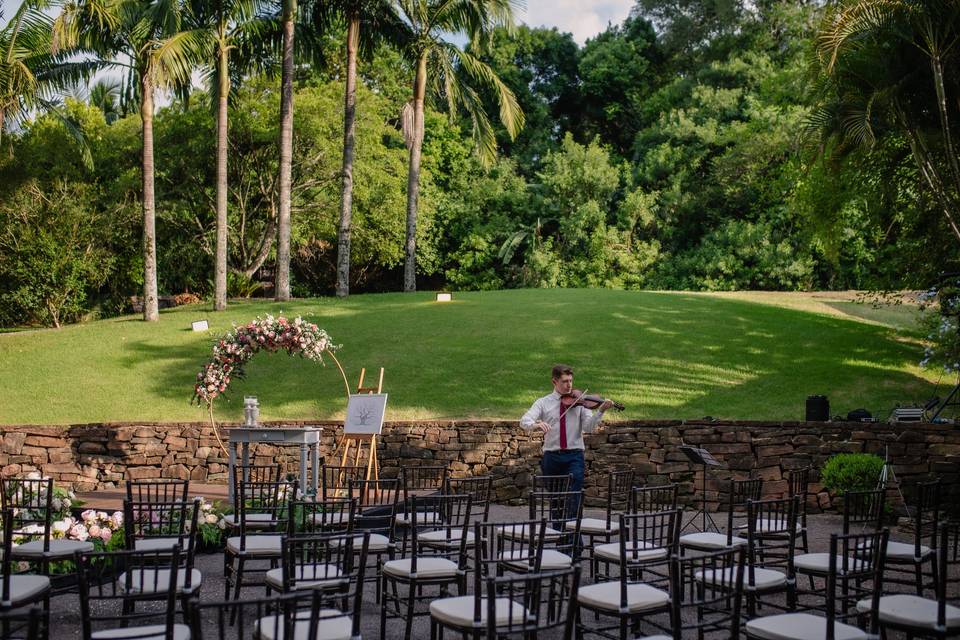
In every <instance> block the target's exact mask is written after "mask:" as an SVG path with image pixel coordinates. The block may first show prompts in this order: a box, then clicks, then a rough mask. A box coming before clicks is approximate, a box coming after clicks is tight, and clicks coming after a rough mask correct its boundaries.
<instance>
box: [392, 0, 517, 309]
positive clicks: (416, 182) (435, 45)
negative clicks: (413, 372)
mask: <svg viewBox="0 0 960 640" xmlns="http://www.w3.org/2000/svg"><path fill="white" fill-rule="evenodd" d="M515 4H516V3H515V2H514V1H513V0H397V8H398V9H399V13H400V15H401V18H402V20H403V22H404V23H405V24H406V26H407V36H406V43H405V46H404V48H403V50H404V53H405V55H406V56H407V57H408V59H409V60H410V62H411V63H412V64H413V65H414V68H415V69H416V76H415V78H414V82H413V98H412V100H411V101H410V102H408V103H407V104H406V105H405V106H404V113H403V130H404V139H405V141H406V143H407V148H408V149H409V150H410V165H409V173H408V176H407V241H406V260H405V262H404V268H403V290H404V291H416V289H417V262H416V252H417V207H418V197H419V192H420V157H421V152H422V148H423V133H424V125H423V110H424V101H425V99H426V97H427V82H428V79H429V80H430V88H431V91H432V93H434V94H436V95H438V96H441V97H442V98H443V99H445V101H446V103H447V107H448V109H449V110H450V112H451V115H452V114H453V113H455V112H456V110H457V109H459V108H461V107H462V108H464V109H465V110H466V112H467V114H468V115H469V117H470V120H471V122H472V125H473V138H474V142H475V144H476V147H477V150H478V152H479V154H480V157H481V159H483V160H485V161H489V160H492V158H493V156H494V155H495V154H496V137H495V135H494V131H493V127H492V126H491V125H490V120H489V118H488V117H487V114H486V112H485V110H484V105H483V98H482V96H481V95H480V94H479V93H478V92H477V90H476V89H475V88H474V86H473V85H474V84H475V83H479V84H480V85H483V86H485V87H487V88H489V89H490V90H492V94H493V96H494V97H495V99H496V101H497V103H498V105H499V107H500V121H501V122H502V123H503V125H504V127H505V128H506V130H507V133H508V134H509V135H510V137H511V138H513V137H515V136H516V135H517V133H519V131H520V129H521V128H523V112H522V111H521V110H520V107H519V105H518V104H517V100H516V98H515V97H514V95H513V92H512V91H510V89H509V88H508V87H507V86H506V85H505V84H504V83H503V82H502V81H501V80H500V78H499V77H497V74H496V73H495V72H494V71H493V69H491V68H490V67H489V66H487V64H485V63H484V62H482V61H481V60H480V59H479V58H477V57H475V56H474V55H472V54H471V53H468V52H466V51H464V50H462V49H461V48H460V47H458V46H457V45H456V44H454V43H452V42H450V41H448V40H446V39H445V38H447V37H449V36H451V35H456V34H463V35H466V36H467V37H468V38H469V39H470V41H471V45H472V46H471V48H472V49H473V50H477V51H482V50H483V49H484V48H485V47H486V46H487V45H488V44H489V42H490V38H491V37H492V34H493V30H494V29H496V28H497V27H500V26H503V27H506V28H508V29H511V28H512V27H513V10H514V7H515Z"/></svg>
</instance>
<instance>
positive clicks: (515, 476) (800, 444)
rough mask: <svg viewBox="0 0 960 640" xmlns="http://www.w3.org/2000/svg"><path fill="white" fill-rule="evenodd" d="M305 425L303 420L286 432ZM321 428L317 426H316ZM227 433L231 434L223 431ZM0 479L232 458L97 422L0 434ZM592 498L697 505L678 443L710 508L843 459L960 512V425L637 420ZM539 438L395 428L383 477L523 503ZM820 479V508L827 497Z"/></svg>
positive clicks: (616, 438) (510, 426)
mask: <svg viewBox="0 0 960 640" xmlns="http://www.w3.org/2000/svg"><path fill="white" fill-rule="evenodd" d="M283 424H284V425H285V426H290V425H295V426H302V425H304V424H308V423H304V422H295V423H290V422H285V423H283ZM309 424H311V425H316V424H318V423H309ZM225 426H226V427H227V428H229V426H230V425H225ZM319 426H323V427H324V435H323V438H322V443H321V454H322V455H324V456H326V457H327V459H328V461H331V462H332V461H333V459H334V458H333V449H334V443H335V438H338V437H339V432H340V430H339V428H338V427H337V426H336V425H333V424H329V423H326V424H324V423H319ZM0 435H2V440H0V472H2V474H3V475H15V474H20V473H26V472H29V471H34V470H39V471H41V472H42V473H44V474H46V475H50V476H52V477H53V478H54V479H55V480H56V481H57V482H58V483H59V484H61V485H72V486H73V488H74V489H77V490H82V491H89V490H94V489H101V488H112V487H115V486H117V485H118V484H119V483H121V482H122V481H123V480H124V479H125V478H134V479H139V478H161V477H162V478H190V479H191V480H194V481H197V482H211V483H216V482H226V477H227V459H226V456H225V455H224V454H223V452H222V451H221V449H220V447H219V444H218V441H217V439H216V437H215V435H214V433H213V431H212V430H211V428H210V425H209V424H204V423H178V424H139V423H138V424H131V423H115V424H102V425H100V424H97V425H73V426H66V427H60V426H53V427H46V426H7V427H0ZM586 442H587V454H586V461H587V482H586V491H587V495H588V496H589V497H590V500H589V502H588V504H598V503H600V502H601V494H602V493H603V489H604V485H605V482H606V480H605V474H606V472H607V471H608V470H610V469H614V468H622V467H632V468H634V469H636V471H637V472H638V477H639V478H640V479H641V480H640V483H642V484H660V483H666V482H677V483H679V484H680V495H681V500H682V501H684V502H686V503H690V502H692V501H693V500H694V483H695V482H696V487H697V489H699V487H700V480H699V477H698V472H697V470H696V469H694V468H693V466H692V465H691V464H689V462H687V459H686V457H685V456H684V455H683V454H682V453H681V452H680V450H679V446H680V444H681V443H682V442H685V443H687V444H695V445H702V446H704V447H706V448H707V449H708V450H710V451H711V452H712V453H713V454H714V456H716V458H717V459H718V460H720V461H721V462H722V463H723V467H722V468H720V469H717V470H712V471H711V472H710V473H708V477H707V483H706V488H707V499H708V501H711V502H714V503H715V502H716V500H717V497H718V494H719V491H720V489H721V487H722V486H723V482H724V481H725V480H729V479H730V478H745V477H749V476H759V477H762V478H763V479H764V481H765V482H764V488H765V491H764V493H766V494H767V495H768V496H769V497H776V496H779V495H781V494H783V493H784V492H785V491H786V490H787V484H786V480H785V477H786V473H787V472H788V471H789V470H790V469H796V468H801V467H804V466H808V465H812V466H813V467H814V470H815V471H816V469H818V468H819V467H820V466H821V465H822V464H823V462H824V461H825V460H826V459H827V458H828V457H830V456H831V455H833V454H834V453H838V452H844V451H846V452H856V451H866V452H872V453H879V454H880V455H883V453H884V450H886V451H888V453H889V456H890V459H891V461H892V463H893V471H894V472H895V474H896V476H897V478H898V479H899V481H900V483H901V485H902V486H903V487H904V491H905V493H908V495H909V486H910V485H911V484H912V483H913V482H915V481H917V480H921V479H928V478H931V477H939V478H941V479H942V480H943V481H944V485H945V488H946V498H947V499H948V500H950V501H952V502H954V503H960V427H953V426H947V425H929V424H913V425H888V424H860V423H803V422H790V423H771V422H738V423H719V422H715V423H703V422H681V421H634V422H619V423H610V424H609V425H607V426H606V427H605V428H604V429H603V430H602V431H601V432H598V433H597V434H593V435H588V436H587V438H586ZM540 446H541V437H540V436H538V435H536V434H528V433H526V432H524V431H522V430H521V429H519V428H518V427H517V426H516V423H514V422H509V423H508V422H468V421H464V422H422V423H388V424H387V425H386V427H385V428H384V435H383V436H382V437H381V439H380V445H379V449H378V455H379V458H380V463H381V476H383V477H391V476H395V475H397V473H398V470H399V468H400V466H402V465H404V464H411V463H415V464H416V463H419V464H433V463H437V464H445V465H447V466H448V467H449V468H450V470H451V472H452V474H453V475H456V476H464V475H485V474H490V475H492V476H494V478H495V480H494V488H495V492H496V497H495V501H496V502H516V501H520V500H522V499H523V496H524V495H525V493H526V492H527V491H528V489H529V486H530V484H531V477H532V475H533V474H535V473H537V469H538V464H539V459H540ZM252 454H253V458H254V460H255V462H256V463H258V464H264V463H272V462H274V461H280V462H283V463H285V464H286V465H287V467H288V469H290V470H294V469H295V468H296V465H297V461H298V460H299V451H298V450H297V449H296V448H285V447H276V446H273V445H267V444H259V445H256V448H255V449H254V450H253V451H252ZM817 479H818V478H817V474H816V472H815V473H814V483H813V485H812V486H811V489H812V490H814V496H812V500H816V501H817V502H818V503H819V504H820V505H821V506H823V505H825V504H826V502H827V501H828V497H827V496H826V494H825V493H823V492H821V491H820V487H819V485H818V484H817V483H816V480H817Z"/></svg>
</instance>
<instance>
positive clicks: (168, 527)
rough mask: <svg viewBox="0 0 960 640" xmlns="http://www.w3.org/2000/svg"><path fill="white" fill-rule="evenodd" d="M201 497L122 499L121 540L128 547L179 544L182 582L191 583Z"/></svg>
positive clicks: (155, 547)
mask: <svg viewBox="0 0 960 640" xmlns="http://www.w3.org/2000/svg"><path fill="white" fill-rule="evenodd" d="M199 515H200V498H194V499H193V500H190V501H187V500H178V501H175V502H131V501H129V500H124V501H123V524H124V527H123V531H124V541H125V543H126V548H127V549H128V550H141V551H158V552H169V550H170V549H171V548H172V547H173V546H178V547H179V548H180V555H179V557H180V563H181V564H180V568H181V571H185V572H186V573H185V575H184V586H185V587H186V588H189V587H190V586H191V578H192V572H191V571H190V570H191V569H193V563H194V557H195V553H196V546H197V535H198V533H199V527H198V526H197V522H198V518H199Z"/></svg>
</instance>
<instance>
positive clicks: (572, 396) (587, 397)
mask: <svg viewBox="0 0 960 640" xmlns="http://www.w3.org/2000/svg"><path fill="white" fill-rule="evenodd" d="M604 401H606V398H603V397H601V396H597V395H593V394H588V393H586V392H584V391H581V390H580V389H574V390H572V391H571V392H570V393H565V394H563V395H562V396H560V406H562V407H563V410H564V412H566V411H568V410H569V409H570V408H572V407H583V408H585V409H590V410H591V411H592V410H593V409H596V408H597V407H599V406H600V405H602V404H603V403H604ZM611 402H613V408H614V409H616V410H617V411H623V409H624V406H623V405H622V404H620V403H619V402H616V401H614V400H611Z"/></svg>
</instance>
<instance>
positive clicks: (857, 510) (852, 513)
mask: <svg viewBox="0 0 960 640" xmlns="http://www.w3.org/2000/svg"><path fill="white" fill-rule="evenodd" d="M885 494H886V492H885V491H884V490H883V489H875V490H873V491H847V492H846V493H844V494H843V532H844V533H845V534H846V533H851V529H850V527H851V525H858V526H859V527H860V528H862V529H864V530H867V529H872V530H874V531H877V530H879V529H880V524H881V522H882V519H883V508H884V504H885V502H886V500H885Z"/></svg>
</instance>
